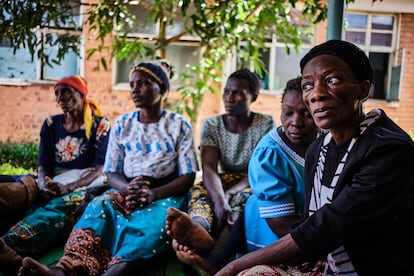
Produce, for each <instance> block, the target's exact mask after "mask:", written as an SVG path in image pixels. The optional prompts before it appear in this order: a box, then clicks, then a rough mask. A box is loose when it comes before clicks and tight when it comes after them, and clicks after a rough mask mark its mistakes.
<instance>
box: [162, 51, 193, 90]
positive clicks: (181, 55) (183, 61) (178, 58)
mask: <svg viewBox="0 0 414 276" xmlns="http://www.w3.org/2000/svg"><path fill="white" fill-rule="evenodd" d="M199 52H200V48H199V47H198V46H187V45H170V46H168V47H167V59H168V60H169V61H170V62H171V64H172V65H173V66H174V71H175V75H176V76H177V75H178V74H181V73H182V72H184V71H185V69H186V68H187V67H189V66H193V65H197V64H198V63H199V62H200V57H199ZM175 85H179V81H178V80H174V81H173V82H172V83H171V86H172V87H174V86H175Z"/></svg>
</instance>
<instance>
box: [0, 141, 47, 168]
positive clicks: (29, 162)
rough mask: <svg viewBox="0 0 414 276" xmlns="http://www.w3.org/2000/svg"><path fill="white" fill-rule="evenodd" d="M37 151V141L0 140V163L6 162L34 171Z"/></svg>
mask: <svg viewBox="0 0 414 276" xmlns="http://www.w3.org/2000/svg"><path fill="white" fill-rule="evenodd" d="M38 152H39V145H38V144H37V143H13V142H0V165H1V164H4V163H8V164H10V165H11V166H13V167H21V168H24V169H26V170H30V171H35V170H36V160H37V153H38Z"/></svg>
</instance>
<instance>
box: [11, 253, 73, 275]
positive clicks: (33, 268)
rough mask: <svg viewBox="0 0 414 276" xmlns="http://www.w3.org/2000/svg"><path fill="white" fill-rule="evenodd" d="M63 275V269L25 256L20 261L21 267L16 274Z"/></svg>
mask: <svg viewBox="0 0 414 276" xmlns="http://www.w3.org/2000/svg"><path fill="white" fill-rule="evenodd" d="M24 275H30V276H64V275H65V273H64V272H63V270H61V269H60V268H57V267H53V268H51V267H48V266H46V265H44V264H41V263H39V262H38V261H36V260H34V259H32V258H30V257H26V258H24V259H23V261H22V267H21V268H20V269H19V274H18V276H24Z"/></svg>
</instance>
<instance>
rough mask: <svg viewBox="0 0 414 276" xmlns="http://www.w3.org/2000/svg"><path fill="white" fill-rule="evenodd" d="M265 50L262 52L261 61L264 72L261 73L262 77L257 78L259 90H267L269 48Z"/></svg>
mask: <svg viewBox="0 0 414 276" xmlns="http://www.w3.org/2000/svg"><path fill="white" fill-rule="evenodd" d="M266 49H267V50H265V51H263V52H262V60H263V63H264V65H265V68H266V71H264V72H263V74H262V75H258V76H259V80H260V88H261V89H266V90H268V89H269V68H270V50H269V48H266Z"/></svg>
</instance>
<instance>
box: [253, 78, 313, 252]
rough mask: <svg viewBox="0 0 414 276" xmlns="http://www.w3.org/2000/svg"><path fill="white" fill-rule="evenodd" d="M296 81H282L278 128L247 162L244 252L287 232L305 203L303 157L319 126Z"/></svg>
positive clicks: (266, 243)
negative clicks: (245, 243)
mask: <svg viewBox="0 0 414 276" xmlns="http://www.w3.org/2000/svg"><path fill="white" fill-rule="evenodd" d="M300 80H301V78H300V77H299V78H296V79H292V80H290V81H288V82H287V84H286V88H285V90H284V93H283V95H282V110H281V114H280V121H281V123H282V125H281V126H279V127H277V128H275V129H273V130H272V131H271V132H269V133H268V134H266V136H264V137H263V138H262V139H261V140H260V142H259V143H258V144H257V146H256V148H255V150H254V152H253V155H252V157H251V159H250V163H249V173H248V176H249V184H250V187H251V188H252V192H253V194H252V195H251V196H250V197H249V199H248V200H247V203H246V206H245V232H246V241H247V250H248V251H254V250H256V249H259V248H262V247H264V246H266V245H268V244H270V243H272V242H274V241H276V240H278V239H279V237H281V236H284V235H285V234H286V233H288V230H289V227H290V226H291V224H292V223H293V222H294V221H295V220H297V219H298V215H299V213H300V212H301V211H303V207H304V202H305V184H304V179H303V177H304V166H305V159H304V158H305V152H306V149H307V148H308V146H309V144H310V143H311V142H312V141H313V140H314V139H315V138H316V136H317V133H318V127H317V126H316V125H315V123H314V121H313V118H312V116H311V114H310V113H309V111H308V109H307V108H306V106H305V104H304V102H303V100H302V89H301V83H300Z"/></svg>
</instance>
